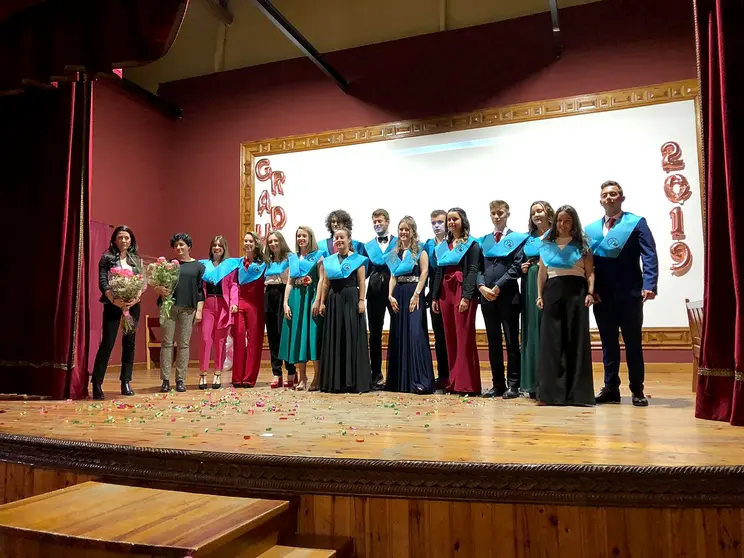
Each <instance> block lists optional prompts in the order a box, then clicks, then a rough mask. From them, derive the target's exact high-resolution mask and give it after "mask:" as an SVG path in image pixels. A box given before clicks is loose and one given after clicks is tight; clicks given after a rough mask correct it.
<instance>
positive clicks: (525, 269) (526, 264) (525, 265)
mask: <svg viewBox="0 0 744 558" xmlns="http://www.w3.org/2000/svg"><path fill="white" fill-rule="evenodd" d="M531 265H532V264H531V263H530V262H524V263H523V264H522V273H527V272H528V271H529V270H530V266H531Z"/></svg>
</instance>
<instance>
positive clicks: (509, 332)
mask: <svg viewBox="0 0 744 558" xmlns="http://www.w3.org/2000/svg"><path fill="white" fill-rule="evenodd" d="M512 298H514V297H512V296H510V297H508V298H505V299H503V300H502V299H501V298H497V299H496V300H494V301H493V302H489V301H487V300H485V299H483V300H482V301H481V303H482V304H481V311H482V312H483V320H484V321H485V322H486V336H487V337H488V360H489V363H490V364H491V377H492V378H493V387H495V388H503V387H505V385H506V384H508V385H509V387H514V388H519V381H520V378H521V374H522V372H521V367H522V353H521V352H520V349H519V313H520V310H521V307H520V306H519V304H511V300H509V299H512ZM502 328H503V330H504V335H503V337H502V336H501V330H502ZM504 341H506V358H507V367H506V379H505V378H504V345H503V342H504Z"/></svg>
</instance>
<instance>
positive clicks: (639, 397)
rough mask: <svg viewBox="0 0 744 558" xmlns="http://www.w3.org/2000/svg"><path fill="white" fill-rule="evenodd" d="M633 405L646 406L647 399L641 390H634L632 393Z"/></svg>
mask: <svg viewBox="0 0 744 558" xmlns="http://www.w3.org/2000/svg"><path fill="white" fill-rule="evenodd" d="M633 406H635V407H648V399H646V396H645V395H644V394H643V392H642V391H636V392H635V393H634V394H633Z"/></svg>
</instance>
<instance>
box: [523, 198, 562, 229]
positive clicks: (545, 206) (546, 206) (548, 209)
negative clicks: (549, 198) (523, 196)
mask: <svg viewBox="0 0 744 558" xmlns="http://www.w3.org/2000/svg"><path fill="white" fill-rule="evenodd" d="M534 205H542V206H543V209H544V210H545V215H546V216H547V218H548V223H550V225H551V226H552V225H553V221H555V211H553V206H552V205H550V204H549V203H548V202H546V201H542V200H537V201H533V202H532V203H531V204H530V220H529V223H528V225H527V232H529V233H530V234H532V233H534V232H535V231H536V230H537V225H535V223H533V222H532V206H534Z"/></svg>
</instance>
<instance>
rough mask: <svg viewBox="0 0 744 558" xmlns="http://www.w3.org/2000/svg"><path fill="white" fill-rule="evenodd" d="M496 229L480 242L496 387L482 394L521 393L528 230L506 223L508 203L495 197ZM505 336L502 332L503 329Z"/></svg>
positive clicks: (492, 206) (481, 282) (483, 303)
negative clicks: (522, 281) (521, 315)
mask: <svg viewBox="0 0 744 558" xmlns="http://www.w3.org/2000/svg"><path fill="white" fill-rule="evenodd" d="M489 209H490V211H491V222H492V223H493V227H494V231H493V232H492V233H488V234H487V235H486V236H484V237H482V238H481V239H480V240H479V242H480V245H481V250H482V252H483V262H482V265H481V272H480V273H478V283H477V284H478V290H479V291H480V294H481V310H482V312H483V320H484V321H485V322H486V336H487V337H488V360H489V361H490V364H491V376H492V378H493V387H492V388H491V389H489V390H488V391H487V392H485V393H484V394H483V397H503V398H504V399H515V398H517V397H519V382H520V377H521V352H520V349H519V313H520V310H521V306H520V298H519V284H518V280H519V277H520V275H521V273H522V263H523V262H524V251H523V247H524V243H525V241H526V240H527V237H528V236H529V235H528V234H526V233H525V234H523V233H517V232H514V231H512V230H511V229H510V228H509V227H507V226H506V222H507V219H508V218H509V204H508V203H506V202H505V201H503V200H494V201H492V202H491V203H490V204H489ZM502 328H503V330H504V336H503V338H502V336H501V330H502ZM502 339H503V340H505V341H506V356H507V377H506V378H504V345H503V341H502Z"/></svg>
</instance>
